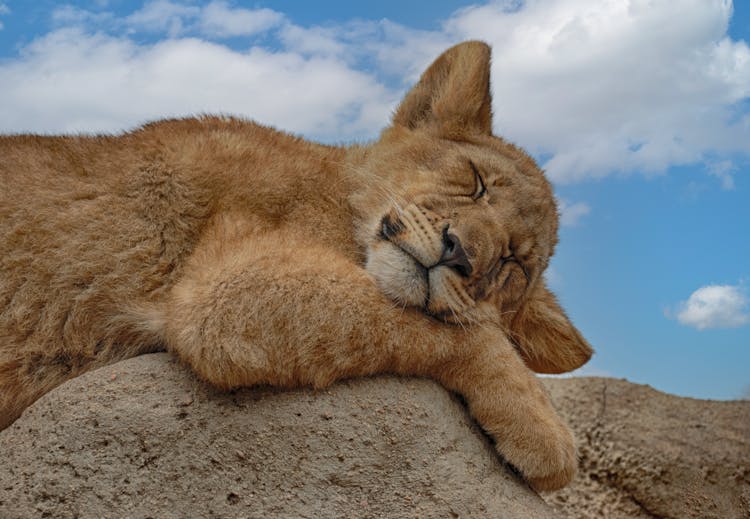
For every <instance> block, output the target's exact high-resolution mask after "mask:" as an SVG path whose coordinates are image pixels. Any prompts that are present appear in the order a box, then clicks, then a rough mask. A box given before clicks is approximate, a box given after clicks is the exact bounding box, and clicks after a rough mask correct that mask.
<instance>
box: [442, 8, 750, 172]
mask: <svg viewBox="0 0 750 519" xmlns="http://www.w3.org/2000/svg"><path fill="white" fill-rule="evenodd" d="M512 6H515V7H516V8H515V9H510V7H512ZM731 13H732V5H731V1H729V0H678V1H673V0H654V1H652V0H633V1H630V2H622V1H617V0H545V1H541V0H528V1H526V2H523V3H522V4H519V3H518V2H491V3H489V4H487V5H483V6H477V7H471V8H468V9H465V10H463V11H460V12H458V13H457V14H456V15H455V16H454V17H453V18H452V19H451V20H449V22H448V23H447V24H446V31H448V32H449V33H450V34H455V35H458V36H460V37H475V38H476V37H478V38H482V39H486V40H487V41H489V42H491V43H492V44H493V45H494V55H493V60H494V61H493V62H494V67H493V73H494V76H493V77H494V83H493V85H494V94H495V113H496V116H497V123H496V124H497V127H498V130H499V132H500V133H501V134H505V135H507V136H508V137H510V138H511V139H512V140H514V141H517V142H518V143H520V144H521V145H523V146H527V147H530V148H531V149H532V150H534V151H536V152H544V153H546V154H550V155H551V156H552V157H551V158H550V160H549V161H548V162H547V163H546V164H545V165H544V166H545V169H546V170H547V172H548V173H549V174H550V176H551V177H552V178H553V179H555V180H557V181H563V182H564V181H572V180H577V179H581V178H584V177H591V176H593V177H600V176H604V175H607V174H609V173H612V172H618V171H623V172H624V171H632V170H641V171H644V172H658V171H661V170H664V169H665V168H667V167H669V166H671V165H676V164H686V163H693V162H698V161H701V160H703V158H704V156H705V155H706V154H707V153H709V152H711V151H717V152H720V153H722V152H727V151H738V152H742V153H749V152H750V126H748V125H747V124H744V125H743V124H741V123H737V122H735V123H733V122H732V120H733V117H735V116H736V115H737V114H736V113H735V112H734V110H735V103H738V102H739V101H741V100H742V99H746V98H747V97H748V96H750V50H749V49H748V46H747V44H746V43H745V42H742V41H740V42H737V41H732V40H731V39H729V37H728V36H727V26H728V22H729V18H730V16H731Z"/></svg>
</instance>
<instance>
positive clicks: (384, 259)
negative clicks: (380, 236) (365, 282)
mask: <svg viewBox="0 0 750 519" xmlns="http://www.w3.org/2000/svg"><path fill="white" fill-rule="evenodd" d="M365 270H367V272H369V273H370V275H371V276H372V277H373V278H375V282H376V283H377V285H378V287H379V288H380V290H382V291H383V293H384V294H385V295H386V296H388V297H389V298H391V299H393V300H394V301H396V302H398V303H401V304H405V305H407V306H416V307H423V306H424V304H425V301H426V299H427V291H428V290H429V287H428V285H427V275H426V272H425V269H424V267H422V266H421V265H419V263H417V261H416V260H415V259H414V258H412V257H411V256H409V255H408V254H406V253H405V252H404V251H402V250H401V249H400V248H398V247H397V246H396V245H394V244H392V243H390V242H387V241H383V242H378V243H375V244H373V245H371V246H370V249H369V251H368V254H367V262H366V263H365Z"/></svg>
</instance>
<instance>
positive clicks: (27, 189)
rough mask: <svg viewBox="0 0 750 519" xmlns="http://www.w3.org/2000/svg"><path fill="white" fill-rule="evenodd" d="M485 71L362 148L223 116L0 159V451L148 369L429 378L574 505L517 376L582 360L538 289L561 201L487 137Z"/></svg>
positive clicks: (571, 461)
mask: <svg viewBox="0 0 750 519" xmlns="http://www.w3.org/2000/svg"><path fill="white" fill-rule="evenodd" d="M489 64H490V49H489V47H488V46H487V45H485V44H483V43H480V42H467V43H463V44H461V45H458V46H456V47H453V48H451V49H449V50H448V51H446V52H445V53H444V54H443V55H442V56H440V57H439V58H438V59H437V61H435V63H433V64H432V65H431V66H430V68H429V69H428V70H427V71H426V72H425V73H424V75H423V76H422V78H421V79H420V81H419V83H418V84H417V85H416V86H415V87H414V88H413V89H412V90H411V91H410V92H409V93H408V94H407V96H406V98H405V99H404V101H403V102H402V103H401V105H400V106H399V107H398V109H397V111H396V113H395V115H394V117H393V124H392V125H391V126H390V127H389V128H387V129H385V130H384V131H383V133H382V135H381V137H380V140H378V141H377V142H375V143H373V144H370V145H367V146H352V147H348V148H345V147H334V146H323V145H319V144H313V143H310V142H307V141H304V140H302V139H299V138H297V137H292V136H290V135H288V134H285V133H280V132H277V131H275V130H272V129H270V128H266V127H263V126H259V125H257V124H254V123H251V122H248V121H244V120H239V119H233V118H224V117H200V118H197V119H185V120H170V121H161V122H157V123H153V124H149V125H146V126H144V127H143V128H140V129H138V130H136V131H133V132H131V133H127V134H124V135H121V136H116V137H115V136H99V137H80V136H67V137H41V136H35V135H16V136H6V137H0V157H2V158H1V159H0V179H2V189H0V262H1V263H0V265H1V272H2V274H1V277H0V429H2V428H4V427H6V426H8V425H9V424H10V423H12V422H13V421H14V420H15V419H16V418H17V417H18V416H19V415H20V414H21V412H22V411H23V409H24V408H25V407H27V406H28V405H30V404H31V403H32V402H34V401H35V400H36V399H37V398H39V397H40V396H41V395H43V394H44V393H46V392H47V391H50V390H51V389H52V388H54V387H55V386H57V385H59V384H60V383H62V382H64V381H65V380H68V379H70V378H72V377H75V376H76V375H79V374H81V373H83V372H84V371H87V370H90V369H93V368H96V367H99V366H103V365H106V364H111V363H113V362H116V361H117V360H120V359H124V358H128V357H132V356H135V355H138V354H141V353H145V352H152V351H156V350H160V349H164V348H166V349H167V350H169V351H172V352H174V353H175V354H176V355H178V356H179V357H180V358H181V359H182V360H183V361H184V362H185V363H187V364H189V365H190V366H191V367H192V369H193V370H194V371H195V372H196V373H198V375H199V376H200V377H202V378H203V379H204V380H206V381H208V382H210V383H212V384H215V385H217V386H219V387H222V388H234V387H238V386H251V385H256V384H271V385H274V386H281V387H298V386H312V387H316V388H321V387H325V386H327V385H329V384H331V383H332V382H334V381H336V380H339V379H342V378H346V377H354V376H361V375H371V374H375V373H397V374H402V375H415V376H425V377H431V378H433V379H435V380H437V381H439V382H440V383H441V384H443V385H444V386H445V387H446V388H449V389H451V390H454V391H457V392H458V393H460V394H461V395H463V396H464V398H465V399H466V402H467V403H468V406H469V408H470V410H471V413H472V415H473V416H474V417H475V418H476V419H477V420H478V422H479V423H480V424H481V426H482V427H483V428H484V429H485V431H487V432H488V433H489V434H490V435H492V437H493V438H494V439H495V441H496V447H497V450H498V451H499V453H500V454H501V455H502V456H503V457H504V458H505V459H507V460H508V462H510V463H511V464H512V465H514V466H515V467H517V468H518V470H519V471H520V472H521V473H522V474H523V475H524V476H525V477H526V478H527V479H528V481H529V482H530V483H531V484H532V485H533V486H534V487H535V488H536V489H541V490H548V489H555V488H558V487H561V486H563V485H565V484H566V483H568V482H569V481H570V479H571V478H572V477H573V475H574V473H575V469H576V452H575V446H574V442H573V437H572V435H571V433H570V431H569V430H568V428H567V427H566V426H565V425H564V424H563V423H562V422H561V420H560V419H559V418H558V417H557V415H556V414H555V412H554V410H553V409H552V407H551V405H550V402H549V400H548V399H547V396H546V394H545V392H544V390H543V389H542V388H541V386H540V384H539V382H538V381H537V379H536V378H535V376H534V375H533V373H532V370H534V371H538V372H545V373H556V372H562V371H568V370H571V369H574V368H576V367H578V366H580V365H581V364H583V363H584V362H586V361H587V360H588V358H589V357H590V356H591V348H590V347H589V345H588V344H587V343H586V341H585V340H584V339H583V338H582V337H581V335H580V334H579V333H578V331H577V330H576V329H575V328H574V327H573V326H572V324H571V323H570V322H569V320H568V319H567V317H566V316H565V314H564V313H563V311H562V310H561V309H560V307H559V306H558V304H557V302H556V301H555V298H554V296H552V294H550V292H549V291H548V290H547V288H546V287H545V285H544V281H543V279H542V273H543V272H544V269H545V268H546V267H547V264H548V262H549V258H550V256H551V255H552V252H553V249H554V246H555V242H556V241H557V238H556V234H557V221H558V215H557V211H556V207H555V201H554V198H553V194H552V189H551V188H550V185H549V183H548V182H547V180H546V179H545V178H544V176H543V175H542V172H541V171H540V170H539V168H538V167H537V166H536V165H535V163H534V161H533V160H532V159H530V158H529V157H528V156H527V155H526V154H524V153H523V152H522V151H521V150H519V149H518V148H516V147H514V146H512V145H510V144H508V143H506V142H504V141H503V140H502V139H500V138H498V137H495V136H493V135H492V115H491V109H490V106H491V100H490V90H489V70H490V67H489Z"/></svg>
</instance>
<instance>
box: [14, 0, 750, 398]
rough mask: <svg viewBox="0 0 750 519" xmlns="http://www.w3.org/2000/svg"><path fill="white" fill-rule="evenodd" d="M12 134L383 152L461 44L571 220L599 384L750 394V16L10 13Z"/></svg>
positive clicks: (573, 289) (94, 4)
mask: <svg viewBox="0 0 750 519" xmlns="http://www.w3.org/2000/svg"><path fill="white" fill-rule="evenodd" d="M0 23H1V24H2V28H0V92H2V93H3V95H2V96H0V131H2V132H19V131H31V132H40V133H57V132H102V131H104V132H116V131H121V130H124V129H127V128H132V127H134V126H136V125H138V124H140V123H142V122H144V121H147V120H151V119H156V118H159V117H163V116H175V115H189V114H193V113H199V112H224V113H236V114H241V115H244V116H247V117H251V118H255V119H258V120H260V121H262V122H265V123H268V124H273V125H275V126H279V127H281V128H284V129H287V130H290V131H293V132H296V133H300V134H303V135H305V136H307V137H310V138H313V139H318V140H323V141H326V142H347V141H352V140H359V141H362V140H368V139H372V138H375V137H376V136H377V133H378V130H379V129H380V128H381V127H382V126H383V125H385V124H387V121H388V117H389V114H390V111H391V110H392V109H393V108H394V106H395V104H396V103H397V102H398V100H399V98H400V97H401V96H402V95H403V93H404V92H405V90H406V89H407V88H408V86H409V85H410V84H411V83H413V81H414V80H415V79H416V78H417V77H418V74H419V73H420V72H421V71H422V69H423V68H424V67H425V66H426V65H427V64H429V62H430V61H431V60H432V59H433V58H435V57H436V56H437V55H438V54H439V53H440V51H441V50H443V49H444V48H447V47H448V46H449V45H451V44H454V43H456V42H458V41H461V40H464V39H470V38H479V39H484V40H486V41H488V42H489V43H491V44H492V45H493V51H494V54H493V93H494V111H495V117H496V120H495V130H496V133H498V134H500V135H503V136H505V137H507V138H509V139H510V140H512V141H514V142H516V143H517V144H519V145H521V146H523V147H525V148H526V149H528V150H529V151H530V152H531V153H532V154H533V155H534V156H535V157H536V158H537V160H538V161H539V162H540V164H541V165H542V166H543V167H544V168H545V169H546V171H547V172H548V175H549V176H550V178H551V179H552V180H553V182H554V183H555V187H556V190H557V194H558V197H559V199H560V203H561V207H562V209H563V211H562V212H563V224H564V225H563V227H562V230H561V241H560V245H559V248H558V252H557V256H556V257H555V259H554V261H553V264H552V267H551V270H550V272H549V274H548V279H549V282H550V285H551V286H552V287H553V288H554V289H555V291H556V292H557V293H558V294H559V296H560V298H561V300H562V302H563V304H564V306H565V307H566V308H567V310H568V312H569V314H570V315H571V317H572V318H573V320H574V321H575V323H576V324H577V325H578V327H579V328H580V329H581V330H582V331H583V332H584V334H585V335H586V336H587V337H588V338H589V339H590V341H591V342H592V344H593V345H594V346H595V348H596V350H597V354H596V356H595V357H594V359H593V360H592V361H591V362H590V364H589V365H588V366H587V367H585V368H583V370H581V371H582V373H583V374H601V375H608V376H614V377H624V378H627V379H629V380H632V381H635V382H641V383H647V384H650V385H652V386H654V387H656V388H658V389H661V390H664V391H668V392H672V393H676V394H680V395H687V396H694V397H699V398H719V399H729V398H739V397H742V396H748V395H750V305H749V303H748V301H749V297H750V295H749V293H750V261H748V258H749V257H750V232H749V231H748V229H747V227H748V226H749V225H750V204H749V203H748V202H750V196H749V195H750V182H749V177H748V171H749V170H750V50H748V45H747V42H748V41H749V40H750V4H749V3H748V2H737V3H735V5H732V3H731V2H729V1H728V0H661V1H659V0H656V1H652V2H646V1H645V0H644V1H639V0H633V1H631V2H625V1H606V2H605V1H602V0H529V1H526V2H519V1H500V2H475V3H472V2H458V1H440V0H438V1H435V0H433V1H429V2H428V1H413V2H404V1H399V2H396V1H380V2H373V3H363V2H359V3H357V2H317V3H313V2H293V1H290V0H287V1H268V2H264V1H260V0H259V1H252V2H240V1H235V2H230V1H227V2H222V1H189V0H185V1H181V0H156V1H146V2H131V1H124V0H80V1H73V2H69V3H64V2H53V1H47V0H39V1H36V2H26V1H12V0H0Z"/></svg>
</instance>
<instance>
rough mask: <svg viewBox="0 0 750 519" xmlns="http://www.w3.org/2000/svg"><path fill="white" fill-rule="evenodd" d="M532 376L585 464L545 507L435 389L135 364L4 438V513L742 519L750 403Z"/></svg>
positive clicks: (95, 379)
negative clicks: (296, 386)
mask: <svg viewBox="0 0 750 519" xmlns="http://www.w3.org/2000/svg"><path fill="white" fill-rule="evenodd" d="M544 381H545V384H546V385H547V388H548V389H549V391H550V394H551V396H552V399H553V401H554V403H555V406H556V407H557V408H558V409H559V411H560V413H561V414H562V415H563V416H564V417H565V419H566V420H567V421H568V422H569V423H570V424H571V426H572V427H573V429H574V430H575V432H576V436H577V438H578V441H579V449H580V454H581V464H580V473H579V475H578V476H577V478H576V480H575V481H574V482H573V484H572V485H571V486H570V487H568V488H566V489H564V490H562V491H559V492H555V493H551V494H546V495H545V496H544V498H545V499H546V501H547V502H548V503H549V505H547V504H545V503H544V502H543V501H542V500H541V499H540V498H539V497H538V496H537V495H536V494H534V493H533V492H532V491H531V490H529V489H528V487H527V486H526V485H525V484H524V483H523V482H521V481H519V480H518V479H517V478H516V477H515V476H513V475H512V474H511V473H510V472H509V470H508V469H507V468H506V467H504V466H503V465H502V464H501V463H500V462H499V460H498V458H497V456H496V455H495V453H494V450H493V449H492V447H491V446H490V444H489V442H488V440H487V439H486V438H485V437H484V436H483V435H482V433H481V432H480V431H479V430H478V428H477V427H476V425H475V424H473V423H472V422H471V420H470V419H469V418H468V417H467V414H466V411H465V410H464V408H463V406H462V405H461V404H460V403H459V402H458V401H457V399H456V398H454V397H452V396H451V395H450V394H448V393H447V392H446V391H444V390H443V389H442V388H440V387H439V386H438V385H437V384H434V383H432V382H430V381H426V380H416V379H397V378H392V377H379V378H375V379H365V380H353V381H350V382H347V383H343V384H339V385H336V386H334V387H332V388H331V389H330V390H327V391H322V392H313V391H275V390H272V389H255V390H242V391H238V392H236V393H229V394H227V393H221V392H217V391H214V390H213V389H211V388H209V387H208V386H206V385H205V384H202V383H201V382H199V381H197V380H196V379H195V378H194V377H193V376H192V375H191V374H190V372H189V371H188V370H187V369H186V368H183V367H182V366H180V365H179V364H177V363H176V362H175V361H173V360H172V358H171V357H170V356H168V355H166V354H156V355H147V356H143V357H139V358H136V359H131V360H128V361H125V362H121V363H119V364H116V365H114V366H110V367H108V368H103V369H101V370H98V371H95V372H92V373H89V374H87V375H84V376H82V377H79V378H78V379H76V380H73V381H70V382H68V383H67V384H65V385H63V386H61V387H60V388H58V389H57V390H55V391H53V392H52V393H50V394H49V395H47V396H45V397H44V398H42V399H41V400H40V401H39V402H37V403H36V404H35V405H34V406H32V407H31V408H29V409H28V410H27V411H26V413H24V415H23V416H22V417H21V418H20V419H19V420H18V421H17V422H16V423H15V424H14V425H12V426H11V427H10V428H8V429H6V430H5V431H2V432H0V453H1V454H0V518H2V519H6V518H16V517H18V518H26V517H54V518H58V517H60V518H64V517H80V518H87V517H97V518H99V517H136V518H146V517H160V518H170V517H195V518H204V517H205V518H208V517H257V518H265V517H274V518H275V517H310V518H312V517H315V518H317V517H373V518H380V517H388V518H400V517H420V518H422V517H440V518H443V517H467V518H482V517H493V518H504V517H508V518H531V519H534V518H553V517H561V518H584V519H588V518H591V519H594V518H596V519H601V518H607V519H619V518H639V519H640V518H654V517H658V518H674V519H690V518H701V519H710V518H720V519H734V518H750V402H747V401H745V402H709V401H702V400H693V399H688V398H679V397H675V396H670V395H666V394H664V393H660V392H658V391H655V390H653V389H651V388H649V387H648V386H639V385H636V384H631V383H628V382H625V381H620V380H614V379H604V378H589V379H586V378H575V379H544ZM553 507H554V509H553ZM555 509H556V510H555Z"/></svg>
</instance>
